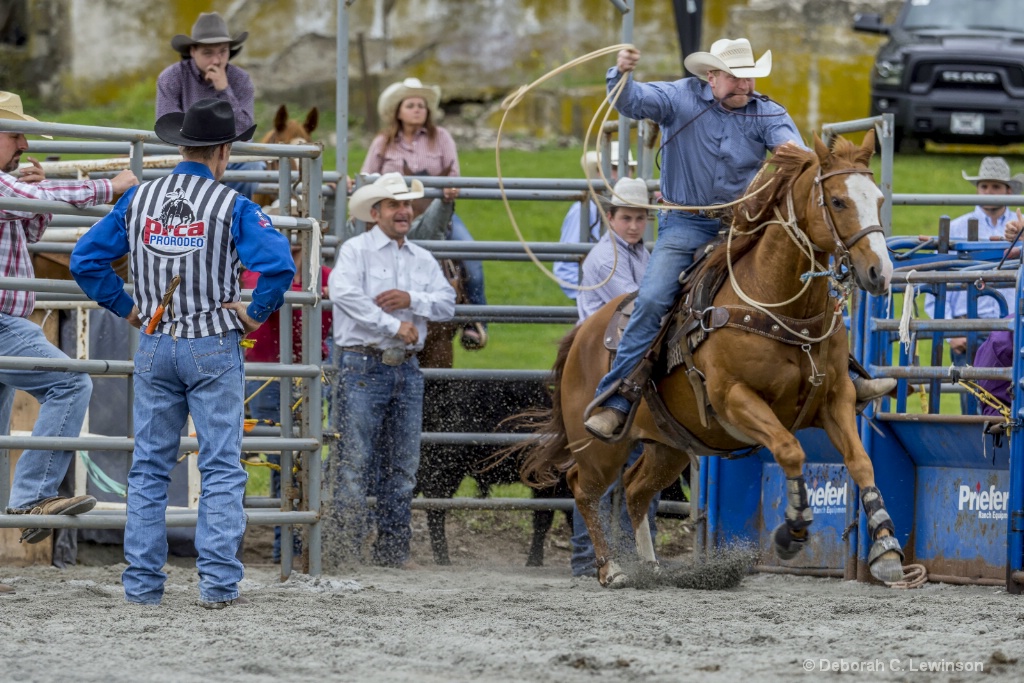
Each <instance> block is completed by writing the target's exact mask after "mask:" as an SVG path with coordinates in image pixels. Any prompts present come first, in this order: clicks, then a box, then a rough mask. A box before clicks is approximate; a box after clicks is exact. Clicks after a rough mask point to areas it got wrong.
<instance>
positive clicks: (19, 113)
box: [0, 90, 53, 140]
mask: <svg viewBox="0 0 1024 683" xmlns="http://www.w3.org/2000/svg"><path fill="white" fill-rule="evenodd" d="M0 119H8V120H10V121H38V120H39V119H36V118H34V117H32V116H29V115H28V114H26V113H25V109H24V108H23V107H22V106H21V97H19V96H18V95H15V94H14V93H12V92H6V91H4V90H0ZM42 137H44V138H46V139H47V140H52V139H53V138H52V137H51V136H49V135H43V136H42Z"/></svg>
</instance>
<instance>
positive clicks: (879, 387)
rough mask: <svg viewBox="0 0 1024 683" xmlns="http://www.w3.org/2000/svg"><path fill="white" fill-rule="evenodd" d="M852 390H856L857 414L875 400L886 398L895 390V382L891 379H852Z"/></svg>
mask: <svg viewBox="0 0 1024 683" xmlns="http://www.w3.org/2000/svg"><path fill="white" fill-rule="evenodd" d="M853 388H854V389H856V390H857V412H860V411H862V410H863V409H864V408H866V407H867V405H868V404H869V403H871V402H872V401H874V400H875V399H876V398H882V397H883V396H887V395H888V394H890V393H891V392H892V391H893V390H894V389H896V380H895V379H893V378H892V377H876V378H874V379H869V378H867V377H854V378H853Z"/></svg>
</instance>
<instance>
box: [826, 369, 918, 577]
mask: <svg viewBox="0 0 1024 683" xmlns="http://www.w3.org/2000/svg"><path fill="white" fill-rule="evenodd" d="M830 399H831V400H829V401H828V402H827V404H826V405H825V406H824V407H823V408H822V409H821V411H820V412H819V419H820V421H821V426H822V427H823V428H824V429H825V432H826V433H827V434H828V436H829V438H830V439H831V440H832V444H833V445H834V446H835V447H836V449H838V450H839V452H840V453H842V454H843V460H844V462H845V463H846V469H847V471H848V472H849V473H850V477H851V478H852V479H853V480H854V481H855V482H857V486H859V487H860V499H861V503H862V504H863V505H864V515H865V516H866V517H867V520H868V534H869V536H870V538H871V540H872V544H871V550H870V551H869V552H868V568H869V569H870V570H871V575H872V576H873V577H875V578H876V579H878V580H879V581H890V582H891V581H902V580H903V549H902V548H901V547H900V543H899V541H898V540H896V536H895V533H896V527H895V525H893V523H892V519H891V518H890V517H889V513H888V512H887V511H886V509H885V502H884V501H883V500H882V493H881V492H880V491H879V490H878V489H877V488H875V468H874V467H873V466H872V465H871V459H870V458H869V457H868V454H867V451H865V450H864V444H863V443H861V440H860V436H859V435H858V434H857V422H856V419H855V417H854V414H855V413H854V401H855V400H856V398H855V390H854V388H853V383H852V382H850V381H845V382H842V381H841V382H840V383H838V385H837V386H836V388H835V389H834V390H833V395H832V396H830Z"/></svg>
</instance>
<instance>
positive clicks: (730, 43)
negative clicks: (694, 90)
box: [683, 38, 772, 81]
mask: <svg viewBox="0 0 1024 683" xmlns="http://www.w3.org/2000/svg"><path fill="white" fill-rule="evenodd" d="M683 66H685V67H686V70H687V71H689V72H690V73H692V74H693V75H694V76H696V77H697V78H699V79H701V80H702V81H706V80H708V72H709V71H724V72H725V73H727V74H731V75H733V76H735V77H736V78H764V77H765V76H767V75H768V74H770V73H771V72H772V51H771V50H767V51H766V52H765V53H764V54H763V55H761V58H760V59H758V60H757V61H756V62H755V61H754V51H753V50H752V49H751V47H750V41H749V40H747V39H746V38H739V39H737V40H730V39H729V38H722V39H721V40H716V41H715V42H714V43H712V44H711V51H710V52H694V53H692V54H689V55H687V56H686V59H684V60H683Z"/></svg>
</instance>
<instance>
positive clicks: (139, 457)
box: [121, 331, 248, 604]
mask: <svg viewBox="0 0 1024 683" xmlns="http://www.w3.org/2000/svg"><path fill="white" fill-rule="evenodd" d="M240 339H241V336H240V335H239V333H238V332H237V331H231V332H228V333H226V334H222V335H216V336H211V337H200V338H196V339H186V338H178V339H175V338H173V337H171V336H170V335H166V334H155V335H149V334H143V335H140V338H139V348H138V351H136V352H135V403H134V412H135V451H134V453H133V459H132V467H131V470H130V471H129V472H128V526H127V527H126V528H125V534H124V556H125V560H127V562H128V568H127V569H125V570H124V574H123V575H122V577H121V582H122V583H123V584H124V592H125V597H126V598H127V599H128V600H129V601H130V602H139V603H146V604H157V603H159V602H160V599H161V598H162V597H163V592H164V581H165V580H166V579H167V575H166V574H164V573H163V571H162V568H163V566H164V564H165V563H166V562H167V525H166V522H165V519H164V514H165V513H166V511H167V486H168V485H169V484H170V481H171V479H170V474H171V470H172V469H173V468H174V465H175V464H176V463H177V461H178V444H179V443H180V441H181V430H182V428H183V427H184V426H185V423H186V419H187V418H188V416H189V414H191V415H192V420H193V421H194V422H195V427H196V434H197V436H198V437H199V443H200V447H199V472H200V474H201V475H202V495H201V496H200V498H199V522H198V524H197V526H196V550H197V551H198V552H199V559H198V560H196V568H197V569H198V570H199V598H200V600H203V601H207V602H223V601H225V600H233V599H234V598H237V597H238V582H239V581H241V580H242V573H243V570H242V563H241V562H240V561H239V560H238V558H237V557H236V554H237V553H238V548H239V546H240V544H241V543H242V535H243V534H244V533H245V514H244V513H243V511H242V495H243V494H244V493H245V482H246V480H247V479H248V475H247V474H246V473H245V470H244V469H243V468H242V464H241V462H240V461H239V454H240V453H241V450H242V418H243V411H242V402H243V400H244V396H243V385H244V383H245V380H244V377H243V370H242V368H243V366H242V350H241V348H240V347H239V345H238V342H239V341H240Z"/></svg>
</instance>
